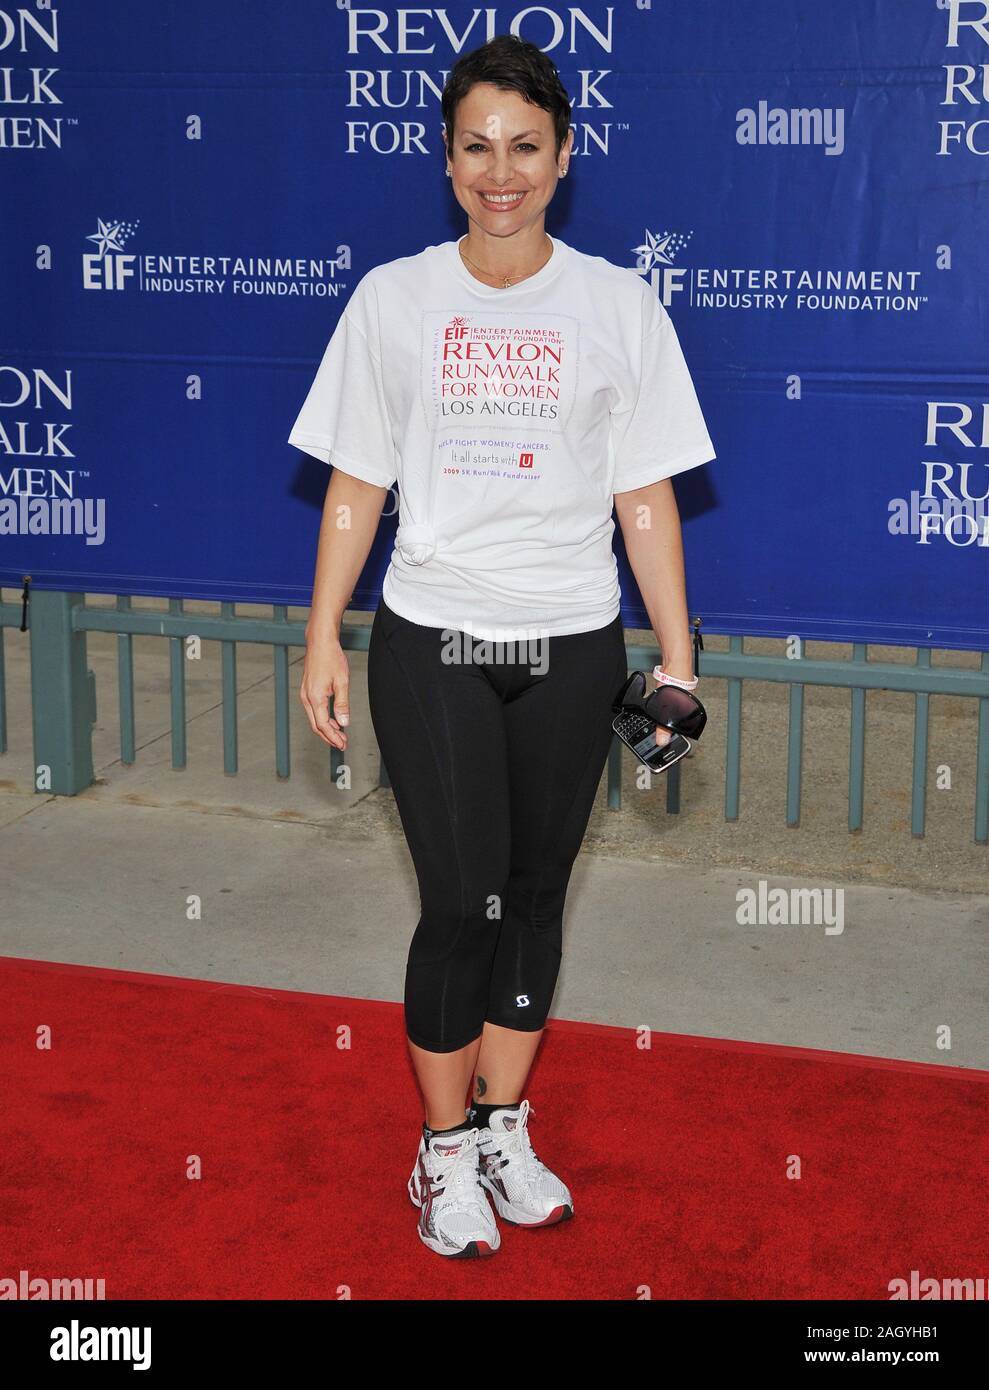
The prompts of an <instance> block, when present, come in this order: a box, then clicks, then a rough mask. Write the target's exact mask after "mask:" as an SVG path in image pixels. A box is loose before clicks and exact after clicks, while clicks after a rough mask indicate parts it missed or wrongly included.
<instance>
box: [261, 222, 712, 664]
mask: <svg viewBox="0 0 989 1390" xmlns="http://www.w3.org/2000/svg"><path fill="white" fill-rule="evenodd" d="M550 240H551V241H552V243H553V254H552V256H551V257H550V258H549V260H548V261H547V263H546V264H545V265H544V266H543V267H542V269H541V270H539V271H537V272H536V274H535V275H531V276H529V278H528V279H525V280H522V281H520V282H519V283H518V284H517V285H513V286H511V287H509V288H508V289H497V288H495V287H493V286H489V285H485V284H482V282H481V281H480V280H477V279H475V278H474V276H473V275H471V273H470V272H469V271H468V269H467V267H466V266H465V265H464V263H463V261H462V259H461V257H460V252H459V249H458V247H459V243H458V242H457V241H448V242H443V243H441V244H440V245H437V246H427V247H426V249H425V250H424V251H421V252H419V253H418V255H415V256H403V257H400V258H399V259H398V260H394V261H388V262H386V263H385V264H383V265H379V266H375V267H374V268H373V269H372V270H369V271H368V272H367V274H366V275H364V277H363V278H362V279H361V280H360V281H359V283H358V284H357V287H356V288H355V290H354V292H353V294H352V295H351V297H350V299H349V301H348V303H347V305H346V308H345V309H344V311H343V313H342V314H341V316H340V319H339V322H338V324H337V327H336V330H335V332H334V333H333V336H332V337H331V338H330V341H329V343H328V344H327V347H326V351H325V353H324V354H323V359H322V362H321V363H320V366H319V370H318V371H317V373H316V376H315V379H314V380H313V383H312V386H311V388H310V390H309V394H308V396H307V397H306V400H305V403H304V404H303V406H302V409H301V411H300V412H299V415H298V418H297V419H296V421H295V424H294V426H293V428H292V432H291V434H290V435H289V443H291V444H295V445H297V446H298V447H299V448H300V449H303V450H304V451H305V452H306V453H309V454H313V455H314V456H315V457H316V458H319V459H322V461H323V462H324V463H330V464H332V465H333V466H334V467H335V468H339V469H341V470H342V471H343V472H344V473H349V474H352V475H353V476H354V477H355V478H361V479H363V480H364V481H365V482H369V483H374V484H376V485H377V486H379V487H386V488H387V487H391V486H392V485H393V484H394V483H395V482H396V481H397V482H398V489H399V527H398V531H397V534H396V537H395V548H394V550H393V552H392V556H391V562H390V564H389V567H388V570H387V572H386V574H385V578H384V583H383V586H382V593H383V595H384V599H385V602H386V603H387V604H388V606H389V607H390V608H392V609H393V610H394V611H395V612H396V613H398V614H400V615H401V616H403V617H405V618H409V619H411V621H412V622H415V623H421V624H424V625H426V626H427V627H441V628H443V627H449V628H457V629H460V630H462V631H466V632H470V633H474V634H476V636H478V637H479V638H483V639H487V640H489V641H499V640H501V641H506V642H507V641H514V640H521V639H525V638H529V637H534V636H547V637H548V636H554V635H560V634H563V633H571V632H590V631H593V630H595V629H597V628H601V627H605V626H606V625H607V624H608V623H610V622H611V621H612V620H613V619H614V618H615V617H617V616H618V614H619V612H620V598H621V595H620V590H619V585H618V565H617V562H616V559H615V554H614V551H613V549H612V536H613V533H614V521H613V519H612V515H611V513H612V506H613V494H614V493H616V492H627V491H630V490H631V489H634V488H640V487H645V486H646V484H648V483H653V482H656V481H657V480H658V479H660V478H668V477H670V476H672V475H673V474H674V473H681V472H683V471H684V470H685V469H688V468H694V467H696V466H697V465H698V464H702V463H708V462H710V460H711V459H713V458H714V457H715V453H714V448H713V446H712V444H711V439H710V437H709V435H708V431H707V428H706V425H705V422H704V417H703V415H702V413H701V409H700V406H699V404H698V401H697V395H696V392H695V390H694V385H693V382H692V381H691V378H690V373H689V371H688V369H687V365H686V362H685V361H684V358H683V353H682V351H681V349H680V344H679V341H678V339H677V334H676V331H675V329H674V327H673V322H672V320H671V319H670V316H669V314H668V313H667V312H666V310H665V308H664V307H663V305H662V303H661V302H660V301H659V299H658V298H657V297H656V294H655V293H654V292H653V290H652V289H651V288H650V286H649V284H648V283H647V282H646V281H645V280H644V279H643V278H642V277H641V276H640V275H638V274H636V273H635V272H634V271H632V270H628V269H625V268H623V267H621V266H616V265H613V264H612V263H611V262H610V261H606V260H604V259H603V257H601V256H591V255H587V254H585V253H584V252H582V251H577V250H575V249H574V248H573V247H570V246H567V245H566V244H565V243H564V242H562V241H559V240H558V239H557V238H556V237H551V238H550Z"/></svg>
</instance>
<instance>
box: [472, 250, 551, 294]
mask: <svg viewBox="0 0 989 1390" xmlns="http://www.w3.org/2000/svg"><path fill="white" fill-rule="evenodd" d="M457 249H458V251H459V252H460V254H461V256H462V257H463V259H464V260H465V261H466V262H467V264H468V265H472V266H473V267H474V269H475V270H479V271H480V272H481V274H482V275H493V274H494V271H491V270H485V269H484V267H483V266H479V265H478V264H477V262H476V261H472V260H471V258H470V256H468V254H467V252H466V251H465V250H464V248H463V245H462V244H459V243H458V246H457ZM552 254H553V243H552V242H550V248H549V256H547V257H546V260H545V261H543V265H546V264H548V262H549V259H550V257H551V256H552ZM543 265H540V266H537V267H536V269H535V270H528V271H526V273H525V275H516V276H515V278H514V280H513V279H512V278H511V277H510V276H508V275H506V276H505V280H504V284H502V285H500V286H499V287H498V288H499V289H503V290H507V289H509V288H510V287H511V286H512V285H515V284H517V283H518V282H519V280H526V279H528V278H529V276H530V275H537V274H538V273H539V271H540V270H542V268H543Z"/></svg>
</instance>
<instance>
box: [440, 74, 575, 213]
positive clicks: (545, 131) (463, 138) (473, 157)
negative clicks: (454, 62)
mask: <svg viewBox="0 0 989 1390" xmlns="http://www.w3.org/2000/svg"><path fill="white" fill-rule="evenodd" d="M444 143H446V132H445V130H444ZM572 146H573V131H572V130H571V131H570V132H569V133H568V134H567V138H566V141H565V142H564V145H563V148H562V149H561V150H560V155H559V158H557V155H556V132H555V129H554V126H553V118H552V116H551V115H550V113H549V112H548V111H544V110H543V108H542V107H541V106H533V105H532V104H531V103H530V102H527V101H526V100H525V99H524V98H523V97H521V96H520V95H519V94H518V92H512V91H509V92H503V91H502V90H501V89H500V88H499V87H494V86H492V85H491V84H490V83H488V82H478V83H476V84H475V85H474V86H473V87H471V89H470V91H469V92H468V93H467V95H466V96H465V97H464V98H463V99H462V100H461V101H459V102H458V103H457V112H456V121H455V134H454V139H453V144H452V146H448V148H447V160H448V164H449V167H450V169H451V170H452V174H451V178H452V182H453V192H454V195H455V196H456V199H457V202H458V203H459V204H460V206H461V207H462V208H463V210H464V212H466V214H467V216H468V217H469V218H470V219H471V221H472V222H474V223H476V224H477V226H478V227H479V228H480V229H481V230H482V231H483V232H487V233H489V234H490V235H492V236H510V235H512V234H513V233H515V232H518V231H520V230H522V229H523V228H525V227H531V226H533V225H534V224H536V225H538V226H541V225H542V218H543V213H544V212H545V210H546V207H547V204H548V203H549V201H550V199H551V198H552V197H553V194H554V193H555V192H556V185H557V181H558V179H559V177H560V170H561V169H565V168H566V166H567V164H568V163H569V161H570V150H571V148H572Z"/></svg>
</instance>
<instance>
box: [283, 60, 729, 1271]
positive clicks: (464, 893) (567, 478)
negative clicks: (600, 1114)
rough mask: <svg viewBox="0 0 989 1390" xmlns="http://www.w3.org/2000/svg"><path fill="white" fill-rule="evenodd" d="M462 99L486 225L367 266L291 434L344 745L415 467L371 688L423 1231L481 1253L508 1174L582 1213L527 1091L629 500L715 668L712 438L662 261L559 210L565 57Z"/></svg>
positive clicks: (485, 64)
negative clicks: (349, 629) (572, 234)
mask: <svg viewBox="0 0 989 1390" xmlns="http://www.w3.org/2000/svg"><path fill="white" fill-rule="evenodd" d="M442 113H443V118H444V125H445V129H444V143H445V146H446V173H447V176H448V177H449V178H450V179H451V180H452V188H453V193H454V196H455V198H456V199H457V202H458V203H459V204H460V206H461V207H462V208H463V210H464V212H465V213H466V214H467V234H466V235H465V236H464V237H463V238H461V239H460V240H458V241H450V242H445V243H442V244H440V245H436V246H429V247H427V248H426V249H425V250H424V251H422V252H420V253H419V254H418V255H413V256H406V257H402V258H399V259H398V260H395V261H391V262H388V263H386V264H384V265H380V266H377V267H375V268H373V269H372V270H370V271H369V272H368V273H367V274H365V275H364V277H363V279H362V280H361V281H360V282H359V283H358V285H357V287H356V289H355V290H354V292H353V294H352V295H351V297H350V300H349V301H348V303H347V305H346V308H345V309H344V312H343V314H342V315H341V317H340V320H339V323H338V325H337V328H336V330H335V332H334V333H333V336H332V338H331V339H330V341H329V343H328V345H327V348H326V351H325V353H324V356H323V360H322V362H321V364H320V367H319V370H318V372H317V374H316V377H315V380H314V381H313V384H312V387H311V389H310V391H309V394H308V396H307V398H306V401H305V403H304V405H303V408H302V410H301V412H300V414H299V417H298V419H297V421H296V423H295V426H294V428H293V430H292V433H291V435H290V437H289V438H290V442H291V443H293V444H296V445H298V446H299V447H300V448H302V449H304V450H306V451H307V452H309V453H311V454H314V455H315V456H316V457H318V458H320V459H322V460H323V461H324V462H326V463H332V465H333V472H332V474H331V477H330V481H329V486H328V488H327V494H326V502H325V506H324V513H323V522H322V527H321V532H320V538H319V546H318V553H317V560H316V576H315V583H314V589H313V601H312V610H311V614H310V617H309V621H308V624H307V626H306V659H305V668H304V674H303V679H302V686H301V689H300V698H301V700H302V703H303V705H304V707H305V710H306V713H307V715H308V718H309V722H310V724H311V726H312V729H313V732H314V733H316V734H317V735H318V736H319V737H320V738H321V739H323V741H324V742H325V743H327V744H329V745H330V746H331V747H334V748H339V749H346V747H347V733H346V729H347V724H348V716H349V696H348V691H349V680H350V676H349V667H348V663H347V657H346V655H345V653H344V651H343V649H342V647H341V646H340V642H339V630H340V623H341V620H342V618H343V614H344V611H345V609H346V607H347V604H348V601H349V599H350V597H351V594H352V591H353V587H354V585H355V583H356V582H357V579H358V576H359V575H360V573H361V571H362V569H363V567H364V564H365V562H366V559H367V556H368V553H369V550H370V547H371V544H372V541H373V538H374V534H375V531H376V529H377V525H378V519H379V517H380V514H381V510H382V507H383V505H384V501H385V498H386V496H387V492H388V489H389V488H391V487H392V486H393V484H394V483H395V482H396V481H398V483H399V497H400V513H399V527H398V531H397V534H396V537H395V550H394V552H393V554H392V557H391V562H390V565H389V568H388V571H387V573H386V576H385V580H384V584H383V588H382V598H381V602H380V604H379V607H378V609H377V612H376V613H375V616H374V620H373V623H372V627H371V634H370V646H369V650H368V693H369V699H370V710H371V719H372V723H373V725H374V731H375V734H376V736H377V740H378V744H379V747H380V749H381V754H382V757H383V759H384V763H385V767H386V769H387V771H388V774H389V778H390V780H391V784H392V788H393V791H394V795H395V800H396V803H397V806H398V810H399V814H400V816H401V821H402V826H403V829H404V832H405V835H406V838H407V841H408V845H409V850H410V853H411V855H412V859H413V862H414V865H415V869H416V876H417V879H418V886H419V894H420V900H421V905H420V912H421V915H420V918H419V923H418V926H417V927H416V930H415V934H414V935H413V937H412V942H411V946H410V950H409V957H408V966H407V971H406V980H405V1023H406V1031H407V1034H408V1039H409V1048H410V1051H411V1055H412V1060H413V1064H414V1067H415V1071H416V1076H417V1079H418V1082H419V1086H420V1088H421V1091H422V1096H423V1100H424V1108H425V1122H424V1124H423V1129H422V1136H421V1138H420V1141H419V1152H418V1157H417V1160H416V1164H415V1168H414V1171H413V1174H412V1177H411V1179H410V1181H409V1195H410V1196H411V1198H412V1201H413V1203H414V1204H415V1205H416V1206H417V1207H418V1208H419V1222H418V1231H419V1236H420V1238H421V1239H422V1240H423V1242H424V1243H425V1244H426V1245H427V1246H428V1247H429V1248H430V1249H431V1250H433V1251H435V1252H436V1253H438V1254H440V1255H444V1256H449V1257H461V1256H473V1255H489V1254H492V1253H493V1252H494V1251H495V1250H497V1248H498V1246H499V1244H500V1236H499V1232H498V1227H497V1225H496V1222H495V1219H494V1216H493V1214H492V1211H491V1207H490V1205H489V1202H488V1196H487V1194H488V1193H490V1194H491V1197H492V1199H493V1201H494V1206H495V1210H496V1211H497V1213H498V1214H499V1215H500V1216H501V1217H502V1218H503V1219H504V1220H506V1221H508V1222H510V1223H513V1224H516V1225H522V1226H543V1225H550V1224H553V1223H555V1222H557V1221H560V1220H562V1219H564V1218H566V1217H569V1216H570V1215H572V1212H573V1198H572V1196H571V1193H570V1191H569V1189H568V1187H567V1186H566V1184H565V1183H564V1182H563V1181H562V1180H561V1179H560V1178H559V1177H558V1176H557V1175H556V1174H554V1173H552V1172H551V1171H550V1170H549V1169H548V1168H547V1167H546V1166H545V1165H544V1164H543V1163H541V1162H540V1160H539V1159H538V1158H537V1157H536V1155H535V1153H534V1151H533V1148H532V1144H531V1142H530V1139H529V1134H528V1125H527V1122H528V1116H529V1104H528V1101H527V1100H525V1099H523V1098H522V1095H523V1091H524V1089H525V1085H526V1079H527V1077H528V1074H529V1070H530V1066H531V1063H532V1060H533V1057H534V1055H535V1052H536V1049H537V1046H538V1044H539V1039H540V1036H541V1034H542V1029H543V1025H544V1023H545V1020H546V1017H547V1014H548V1012H549V1008H550V1003H551V1001H552V997H553V992H554V988H555V985H556V979H557V973H558V970H559V965H560V955H561V939H562V917H563V908H564V900H565V897H566V892H567V886H568V882H569V878H570V871H571V867H572V864H573V861H574V859H575V858H576V855H577V853H578V851H579V849H580V845H581V841H582V839H583V836H584V832H585V829H586V826H587V821H588V818H589V816H590V812H591V808H592V805H593V801H594V796H595V792H596V788H597V786H598V783H599V781H600V778H601V773H602V771H603V768H604V764H605V761H606V757H607V753H608V748H609V746H610V743H611V739H612V737H613V735H612V731H611V727H610V721H611V700H612V698H613V696H614V695H615V693H616V692H617V690H618V689H619V687H620V686H621V684H622V682H623V680H624V678H625V676H626V662H625V643H624V634H623V629H622V622H621V616H620V592H619V587H618V576H617V565H616V561H615V557H614V553H613V550H612V546H611V538H612V535H613V532H614V523H613V521H612V507H613V505H614V508H615V510H616V511H617V515H618V518H619V521H620V523H621V526H622V530H623V534H624V538H625V544H626V549H627V553H628V557H629V562H630V564H631V566H632V569H633V571H634V573H635V577H636V581H637V583H638V586H639V589H640V591H641V593H642V597H643V601H644V603H645V605H646V608H647V610H648V613H649V617H650V620H651V622H652V624H653V627H654V628H655V631H656V635H657V640H658V642H659V645H660V647H661V649H662V652H663V656H664V664H665V671H666V673H667V674H668V675H669V676H670V677H671V678H673V679H674V680H677V681H683V682H686V683H688V685H692V684H693V682H692V681H691V677H692V674H693V671H692V660H691V648H690V637H689V630H688V619H687V608H686V598H685V584H684V574H683V552H682V547H681V536H680V523H679V516H678V513H677V507H676V501H675V499H674V496H673V490H672V485H671V483H670V481H669V480H670V477H671V476H672V475H673V474H675V473H678V472H681V471H683V470H684V469H687V468H692V467H695V466H696V465H698V464H701V463H706V462H708V461H709V460H710V459H713V458H714V456H715V455H714V450H713V448H712V446H711V441H710V438H709V436H708V433H707V430H706V428H705V424H704V419H703V416H702V414H701V411H700V408H699V405H698V402H697V398H696V395H695V392H694V388H693V385H692V382H691V379H690V375H689V372H688V370H687V367H686V364H685V363H684V360H683V356H682V354H681V351H680V348H679V344H678V341H677V336H676V333H675V332H674V329H673V325H672V322H671V321H670V319H669V316H668V315H667V313H666V311H665V309H664V308H663V306H662V305H661V304H660V303H659V301H658V300H657V298H656V296H655V294H654V292H653V291H652V290H651V288H650V286H649V285H648V283H647V282H646V281H645V280H644V279H643V278H642V277H641V276H638V275H636V274H635V273H634V272H632V271H630V270H629V269H627V268H623V267H619V266H615V265H612V264H611V263H609V262H608V261H606V260H604V259H602V258H601V257H599V256H590V255H586V254H584V253H583V252H578V251H576V250H574V249H573V248H571V247H569V246H567V245H566V244H565V243H564V242H562V241H560V240H558V239H557V238H555V237H552V236H549V235H548V234H547V233H546V231H545V229H544V218H545V213H546V208H547V206H548V205H549V203H550V201H551V199H552V197H553V195H554V193H555V191H556V187H557V182H558V180H559V179H560V178H564V177H566V175H567V173H568V169H569V164H570V157H571V151H572V147H573V132H572V130H571V128H570V104H569V100H568V98H567V94H566V91H565V90H564V88H563V86H562V84H561V82H560V78H559V74H558V72H557V70H556V68H555V67H554V65H553V63H552V62H551V61H550V59H549V58H547V57H546V56H545V55H544V54H543V53H542V52H541V51H540V50H539V49H538V48H536V47H535V46H534V45H532V44H530V43H527V42H525V41H523V40H520V39H518V38H516V37H514V36H509V35H502V36H500V37H498V38H495V39H492V40H491V41H490V42H489V43H487V44H485V45H484V46H483V47H481V48H479V49H476V50H475V51H474V52H472V53H470V54H467V55H466V56H464V57H463V58H461V59H460V61H459V62H458V63H457V64H456V66H455V67H454V68H453V70H452V72H451V74H450V78H449V81H448V82H447V84H446V87H445V89H444V92H443V98H442ZM330 696H332V698H333V717H330V715H329V712H328V709H327V702H328V699H329V697H330ZM666 737H668V735H665V734H657V738H658V740H660V741H664V740H665V738H666ZM472 1082H473V1098H472V1104H471V1106H470V1109H469V1110H465V1099H466V1096H467V1093H468V1091H469V1090H470V1089H471V1086H472Z"/></svg>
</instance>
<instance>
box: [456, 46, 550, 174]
mask: <svg viewBox="0 0 989 1390" xmlns="http://www.w3.org/2000/svg"><path fill="white" fill-rule="evenodd" d="M478 82H490V83H491V85H492V86H494V87H500V88H501V90H502V91H507V92H518V93H519V95H520V96H522V97H524V98H525V100H526V101H530V102H532V104H533V106H540V107H542V109H543V110H544V111H548V112H549V114H550V115H551V116H552V117H553V127H554V130H555V132H556V153H557V155H559V153H560V150H561V149H562V148H563V142H564V140H565V139H566V138H567V132H568V131H569V129H570V98H569V97H568V96H567V90H566V88H565V87H564V85H563V83H562V82H561V81H560V74H559V72H558V71H557V69H556V64H555V63H554V62H553V60H552V59H551V58H549V57H547V55H546V54H545V53H544V52H543V51H542V49H541V48H537V47H536V45H535V44H534V43H529V41H528V39H521V38H519V37H518V35H517V34H498V35H496V36H495V38H493V39H489V40H488V42H487V43H483V44H481V46H480V47H479V48H475V49H472V50H471V52H470V53H465V54H464V55H463V57H462V58H459V59H458V60H457V62H456V63H455V64H454V65H453V68H452V69H451V71H450V76H449V77H448V78H447V80H446V85H445V87H444V88H443V95H442V97H441V99H440V110H441V111H442V113H443V122H444V124H445V126H446V139H447V148H448V152H449V154H450V156H452V155H453V122H454V116H455V115H456V111H457V103H458V102H460V101H462V100H463V98H464V97H465V96H466V95H467V93H468V92H469V91H470V89H471V87H473V86H474V85H475V84H476V83H478Z"/></svg>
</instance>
